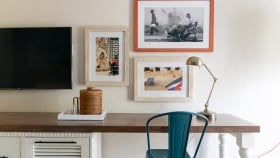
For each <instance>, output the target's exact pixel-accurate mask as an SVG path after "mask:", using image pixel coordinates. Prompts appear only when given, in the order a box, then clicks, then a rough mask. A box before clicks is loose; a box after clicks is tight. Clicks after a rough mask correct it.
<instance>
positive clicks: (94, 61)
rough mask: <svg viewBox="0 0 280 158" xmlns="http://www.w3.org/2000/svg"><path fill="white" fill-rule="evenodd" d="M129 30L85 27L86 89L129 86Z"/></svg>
mask: <svg viewBox="0 0 280 158" xmlns="http://www.w3.org/2000/svg"><path fill="white" fill-rule="evenodd" d="M128 60H129V56H128V28H127V27H125V26H89V27H86V28H85V83H86V86H127V85H128V84H129V75H128V73H129V67H128V64H129V61H128Z"/></svg>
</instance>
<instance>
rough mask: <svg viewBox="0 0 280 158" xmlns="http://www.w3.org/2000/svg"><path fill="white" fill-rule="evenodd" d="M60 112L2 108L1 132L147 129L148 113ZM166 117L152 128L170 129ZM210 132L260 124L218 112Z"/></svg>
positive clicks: (195, 128) (247, 129) (254, 129)
mask: <svg viewBox="0 0 280 158" xmlns="http://www.w3.org/2000/svg"><path fill="white" fill-rule="evenodd" d="M57 115H58V113H49V112H0V132H123V133H125V132H127V133H144V132H146V127H145V124H146V120H147V119H148V118H149V117H150V116H152V115H153V114H149V113H108V114H107V115H106V118H105V119H104V120H103V121H64V120H57ZM164 122H165V121H164V119H163V120H162V122H159V123H158V124H156V125H153V126H152V132H157V133H164V132H166V131H167V128H166V126H165V125H164ZM201 128H202V127H201V122H200V120H198V119H196V118H194V119H193V125H192V127H191V132H193V133H197V132H199V131H200V129H201ZM207 132H208V133H258V132H260V126H258V125H255V124H253V123H250V122H248V121H245V120H243V119H240V118H238V117H235V116H233V115H230V114H218V115H217V119H216V121H209V126H208V129H207Z"/></svg>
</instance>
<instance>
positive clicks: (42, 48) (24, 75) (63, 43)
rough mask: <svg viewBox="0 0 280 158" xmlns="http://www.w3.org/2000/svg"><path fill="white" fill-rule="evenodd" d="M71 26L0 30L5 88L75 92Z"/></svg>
mask: <svg viewBox="0 0 280 158" xmlns="http://www.w3.org/2000/svg"><path fill="white" fill-rule="evenodd" d="M71 57H72V29H71V27H35V28H34V27H33V28H29V27H28V28H27V27H25V28H0V88H1V89H71V88H72V66H71V63H72V59H71Z"/></svg>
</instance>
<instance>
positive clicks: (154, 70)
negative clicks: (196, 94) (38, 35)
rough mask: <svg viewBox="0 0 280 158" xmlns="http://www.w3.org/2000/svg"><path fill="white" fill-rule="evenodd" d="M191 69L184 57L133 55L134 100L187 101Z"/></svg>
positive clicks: (189, 91)
mask: <svg viewBox="0 0 280 158" xmlns="http://www.w3.org/2000/svg"><path fill="white" fill-rule="evenodd" d="M191 94H192V69H191V67H188V66H187V65H186V59H184V57H181V58H177V57H176V58H175V57H135V59H134V100H135V101H189V100H190V99H191V96H192V95H191Z"/></svg>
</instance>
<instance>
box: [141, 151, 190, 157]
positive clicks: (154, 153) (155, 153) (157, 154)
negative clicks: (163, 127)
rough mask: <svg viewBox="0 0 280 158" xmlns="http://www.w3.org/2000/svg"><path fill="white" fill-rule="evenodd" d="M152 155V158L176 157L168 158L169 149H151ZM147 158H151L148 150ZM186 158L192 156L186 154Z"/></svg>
mask: <svg viewBox="0 0 280 158" xmlns="http://www.w3.org/2000/svg"><path fill="white" fill-rule="evenodd" d="M151 154H152V157H151V158H175V157H168V149H151ZM146 158H150V157H149V152H148V150H147V152H146ZM176 158H179V157H176ZM180 158H181V157H180ZM184 158H190V155H189V154H188V153H187V152H186V154H185V157H184Z"/></svg>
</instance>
